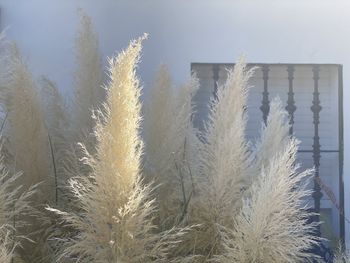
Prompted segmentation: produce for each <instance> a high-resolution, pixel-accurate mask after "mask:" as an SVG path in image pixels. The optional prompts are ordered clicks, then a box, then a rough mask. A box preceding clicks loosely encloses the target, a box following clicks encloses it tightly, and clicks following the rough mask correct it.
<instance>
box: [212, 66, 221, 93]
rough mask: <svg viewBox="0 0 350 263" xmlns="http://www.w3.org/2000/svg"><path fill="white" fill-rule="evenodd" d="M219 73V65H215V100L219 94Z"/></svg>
mask: <svg viewBox="0 0 350 263" xmlns="http://www.w3.org/2000/svg"><path fill="white" fill-rule="evenodd" d="M219 71H220V66H219V64H213V80H214V92H213V95H214V98H216V96H217V92H218V81H219Z"/></svg>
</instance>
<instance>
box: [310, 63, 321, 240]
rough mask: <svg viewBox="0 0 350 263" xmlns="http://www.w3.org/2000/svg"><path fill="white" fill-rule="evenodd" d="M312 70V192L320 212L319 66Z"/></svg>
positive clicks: (317, 219)
mask: <svg viewBox="0 0 350 263" xmlns="http://www.w3.org/2000/svg"><path fill="white" fill-rule="evenodd" d="M312 72H313V80H314V92H313V100H312V106H311V111H312V112H313V123H314V142H313V145H312V149H313V152H312V157H313V161H314V166H315V180H314V192H313V194H312V196H313V198H314V202H315V212H316V213H320V208H321V198H322V196H323V194H322V192H321V187H320V185H319V183H318V181H319V176H320V173H319V170H320V159H321V153H320V149H321V145H320V137H319V133H318V126H319V124H320V111H321V110H322V107H321V102H320V92H319V90H318V80H319V78H320V77H319V72H320V68H319V66H317V65H315V66H313V69H312ZM315 220H316V221H319V220H320V218H319V215H316V216H315ZM317 231H318V233H317V234H318V235H319V236H320V235H321V231H320V227H318V230H317Z"/></svg>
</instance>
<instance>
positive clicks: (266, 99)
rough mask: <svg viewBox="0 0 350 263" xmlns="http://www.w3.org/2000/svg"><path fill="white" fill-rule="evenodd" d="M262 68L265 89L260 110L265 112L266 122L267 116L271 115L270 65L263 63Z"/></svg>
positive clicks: (264, 118)
mask: <svg viewBox="0 0 350 263" xmlns="http://www.w3.org/2000/svg"><path fill="white" fill-rule="evenodd" d="M261 70H262V73H263V80H264V90H263V93H262V101H261V103H262V105H261V107H260V110H261V111H262V113H263V120H264V123H265V124H266V121H267V116H268V115H269V111H270V101H269V92H268V80H269V66H268V65H263V66H262V68H261Z"/></svg>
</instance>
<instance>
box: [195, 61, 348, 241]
mask: <svg viewBox="0 0 350 263" xmlns="http://www.w3.org/2000/svg"><path fill="white" fill-rule="evenodd" d="M248 66H249V67H251V66H257V67H258V68H257V70H256V71H255V73H254V75H253V77H252V79H251V81H250V84H251V86H252V87H251V89H250V92H249V96H248V105H247V110H248V125H247V136H248V138H249V139H250V140H253V141H254V139H255V138H256V137H257V135H258V134H259V132H260V129H261V122H262V121H266V118H267V114H268V111H269V102H270V101H271V99H272V98H273V97H275V96H279V97H280V98H281V100H282V102H283V103H284V104H285V108H286V110H287V112H288V113H289V116H290V123H291V129H290V133H294V134H295V136H296V137H297V138H298V139H299V140H301V144H300V149H299V154H298V159H299V161H300V162H301V163H302V165H303V168H311V167H313V166H315V170H316V172H315V173H316V174H315V181H314V182H313V183H312V185H310V187H312V188H313V189H314V191H315V192H314V194H313V196H312V197H311V198H310V200H308V203H309V204H310V206H311V207H312V208H313V209H314V210H315V211H316V212H319V213H320V214H321V215H320V217H321V220H322V221H323V222H324V224H323V225H322V227H321V229H320V232H321V235H322V236H324V237H326V238H328V239H330V240H336V239H338V238H344V234H345V229H344V227H345V226H344V221H345V218H344V213H343V211H344V192H343V177H342V176H343V175H342V170H343V109H342V66H341V65H334V64H249V65H248ZM232 67H234V64H208V63H193V64H192V65H191V68H192V70H193V71H195V72H196V73H197V76H198V78H199V81H200V90H199V91H198V93H197V94H196V96H195V98H194V100H195V102H196V104H197V113H196V114H195V116H194V125H195V126H196V127H198V128H199V129H202V128H203V120H205V119H206V118H207V115H208V106H207V105H208V101H209V98H210V97H211V96H212V95H213V94H214V93H215V89H216V88H217V86H218V85H222V84H223V83H224V82H225V80H226V78H227V69H229V68H232ZM232 117H234V116H232ZM317 182H318V183H317ZM315 220H320V218H318V217H316V218H315Z"/></svg>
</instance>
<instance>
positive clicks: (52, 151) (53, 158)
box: [47, 133, 58, 205]
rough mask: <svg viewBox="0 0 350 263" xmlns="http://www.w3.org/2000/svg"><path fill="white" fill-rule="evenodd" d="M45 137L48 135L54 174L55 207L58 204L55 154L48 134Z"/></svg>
mask: <svg viewBox="0 0 350 263" xmlns="http://www.w3.org/2000/svg"><path fill="white" fill-rule="evenodd" d="M47 135H48V138H49V145H50V151H51V158H52V164H53V170H54V174H55V203H56V205H57V203H58V180H57V169H56V160H55V153H54V150H53V145H52V141H51V136H50V133H48V134H47Z"/></svg>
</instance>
